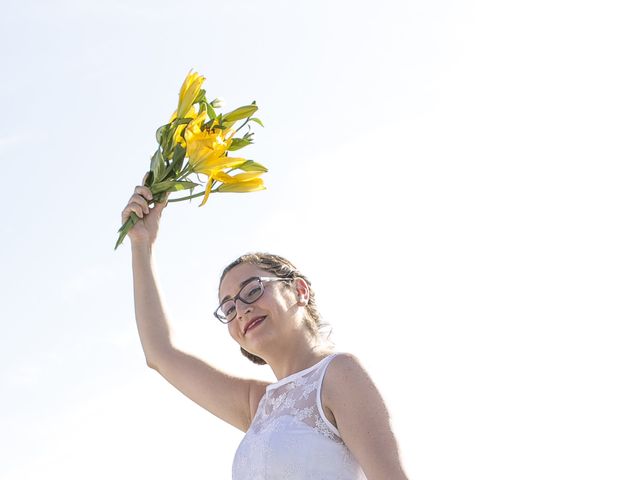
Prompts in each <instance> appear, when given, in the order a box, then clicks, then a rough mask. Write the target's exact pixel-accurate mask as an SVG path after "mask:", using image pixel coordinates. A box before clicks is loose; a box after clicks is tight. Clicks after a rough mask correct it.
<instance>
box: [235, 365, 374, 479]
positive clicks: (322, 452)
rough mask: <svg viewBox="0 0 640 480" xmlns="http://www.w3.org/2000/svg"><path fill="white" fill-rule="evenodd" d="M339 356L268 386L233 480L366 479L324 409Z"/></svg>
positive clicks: (239, 452)
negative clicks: (327, 381) (326, 382)
mask: <svg viewBox="0 0 640 480" xmlns="http://www.w3.org/2000/svg"><path fill="white" fill-rule="evenodd" d="M336 355H339V353H334V354H332V355H330V356H328V357H325V358H323V359H322V360H320V362H318V363H317V364H315V365H314V366H312V367H309V368H307V369H306V370H302V371H300V372H297V373H294V374H292V375H289V376H288V377H285V378H283V379H282V380H280V381H279V382H277V383H273V384H271V385H268V386H267V391H266V393H265V395H264V396H263V397H262V399H261V400H260V403H259V404H258V409H257V411H256V415H255V417H254V418H253V421H252V423H251V425H250V427H249V430H247V433H246V434H245V436H244V438H243V439H242V441H241V442H240V445H239V446H238V450H237V451H236V454H235V457H234V460H233V475H232V479H233V480H366V477H365V475H364V473H363V471H362V469H361V468H360V465H358V462H357V461H356V459H355V458H354V456H353V454H352V453H351V451H350V450H349V449H348V448H347V446H346V445H345V444H344V442H343V441H342V439H341V438H340V433H339V432H338V430H337V429H336V428H335V427H334V426H333V425H332V424H331V423H330V422H329V420H327V418H326V416H325V414H324V411H323V409H322V405H321V398H322V397H321V388H322V380H323V378H324V374H325V372H326V370H327V367H328V366H329V363H330V362H331V360H332V359H333V358H335V357H336Z"/></svg>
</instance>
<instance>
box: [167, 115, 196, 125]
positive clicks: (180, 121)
mask: <svg viewBox="0 0 640 480" xmlns="http://www.w3.org/2000/svg"><path fill="white" fill-rule="evenodd" d="M191 120H193V118H185V117H180V118H176V119H175V120H174V121H173V122H171V123H172V124H173V125H174V126H176V127H177V126H178V125H182V124H183V123H190V122H191Z"/></svg>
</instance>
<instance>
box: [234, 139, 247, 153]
mask: <svg viewBox="0 0 640 480" xmlns="http://www.w3.org/2000/svg"><path fill="white" fill-rule="evenodd" d="M251 143H252V141H251V140H250V139H246V138H234V139H233V140H231V145H230V146H229V151H231V152H233V151H235V150H240V149H241V148H244V147H246V146H247V145H251Z"/></svg>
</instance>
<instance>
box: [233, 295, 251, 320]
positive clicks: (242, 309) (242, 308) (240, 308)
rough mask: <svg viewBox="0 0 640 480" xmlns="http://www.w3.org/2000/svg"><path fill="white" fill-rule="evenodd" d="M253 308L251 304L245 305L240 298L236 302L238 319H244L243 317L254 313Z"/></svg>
mask: <svg viewBox="0 0 640 480" xmlns="http://www.w3.org/2000/svg"><path fill="white" fill-rule="evenodd" d="M252 310H253V308H252V307H251V305H250V304H248V303H244V302H243V301H242V300H240V299H239V298H238V299H237V300H236V312H238V317H242V316H243V315H245V314H247V313H249V312H250V311H252Z"/></svg>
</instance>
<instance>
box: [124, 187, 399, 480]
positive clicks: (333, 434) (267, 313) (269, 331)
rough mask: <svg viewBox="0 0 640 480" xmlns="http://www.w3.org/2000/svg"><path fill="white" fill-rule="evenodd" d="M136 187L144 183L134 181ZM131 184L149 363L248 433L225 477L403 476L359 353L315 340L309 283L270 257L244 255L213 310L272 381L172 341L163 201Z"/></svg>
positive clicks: (141, 324) (386, 479)
mask: <svg viewBox="0 0 640 480" xmlns="http://www.w3.org/2000/svg"><path fill="white" fill-rule="evenodd" d="M143 183H144V182H143ZM151 199H152V196H151V191H150V190H149V189H148V188H147V187H145V186H137V187H136V188H135V190H134V194H133V195H132V197H131V199H130V200H129V203H128V204H127V206H126V207H125V209H124V210H123V211H122V220H123V222H124V221H125V220H126V219H127V218H128V217H129V215H130V214H131V213H132V212H133V213H136V215H138V217H140V218H141V220H139V221H138V222H137V223H136V224H135V226H134V227H133V228H132V229H131V230H130V231H129V234H128V236H129V240H130V242H131V251H132V264H133V281H134V297H135V312H136V321H137V325H138V332H139V334H140V340H141V342H142V347H143V350H144V354H145V357H146V360H147V364H148V365H149V367H151V368H153V369H154V370H157V371H158V372H159V373H160V374H161V375H162V376H163V377H164V378H165V379H166V380H167V381H169V382H170V383H171V384H172V385H173V386H175V387H176V388H177V389H178V390H180V391H181V392H182V393H184V394H185V395H186V396H187V397H189V398H190V399H191V400H193V401H194V402H196V403H197V404H198V405H200V406H202V407H203V408H205V409H207V410H208V411H210V412H211V413H212V414H214V415H215V416H217V417H218V418H220V419H221V420H224V421H225V422H227V423H229V424H231V425H233V426H235V427H237V428H239V429H240V430H242V431H243V432H246V435H245V437H244V439H243V440H242V442H241V443H240V446H239V448H238V450H237V452H236V456H235V458H234V462H233V479H234V480H272V479H273V480H276V479H277V480H285V479H300V480H302V479H305V480H315V479H318V480H319V479H331V480H355V479H358V480H362V479H366V480H406V479H407V476H406V474H405V472H404V469H403V466H402V464H401V460H400V454H399V450H398V445H397V442H396V439H395V437H394V434H393V431H392V429H391V425H390V421H389V414H388V411H387V409H386V407H385V404H384V401H383V399H382V397H381V396H380V394H379V392H378V390H377V388H376V386H375V385H374V383H373V381H372V380H371V378H370V377H369V375H368V374H367V372H366V370H365V369H364V368H363V367H362V365H361V363H360V362H359V361H358V359H357V358H356V357H355V356H354V355H351V354H347V353H336V352H333V351H332V350H331V348H329V347H328V346H327V345H326V343H325V342H322V338H321V337H322V336H321V334H320V328H321V327H322V326H323V325H322V323H321V322H320V318H319V315H318V313H317V310H316V307H315V301H314V294H313V291H312V289H311V287H310V282H309V281H308V280H307V279H306V277H305V276H304V275H302V274H301V273H300V272H298V271H297V270H296V268H295V267H294V266H293V265H292V264H291V263H290V262H288V261H287V260H285V259H284V258H282V257H278V256H277V255H270V254H249V255H245V256H242V257H240V258H239V259H237V260H236V261H235V262H233V263H232V264H231V265H229V266H228V267H227V268H226V269H225V270H224V272H223V274H222V278H221V279H220V286H219V300H220V306H219V307H218V308H217V309H216V311H215V316H216V317H217V318H218V319H219V320H220V321H221V322H222V323H224V324H226V325H227V328H228V331H229V334H230V335H231V337H232V338H233V339H234V340H235V341H236V342H237V343H238V344H239V345H240V348H241V351H242V353H243V354H244V355H245V356H246V357H247V358H249V359H250V360H251V361H253V362H255V363H258V364H268V365H269V366H270V367H271V369H272V370H273V373H274V374H275V376H276V378H277V379H278V381H277V382H276V383H272V384H270V383H268V382H263V381H259V380H250V379H244V378H239V377H235V376H232V375H230V374H228V373H226V372H223V371H222V370H220V369H218V368H215V367H213V366H212V365H209V364H207V363H205V362H204V361H202V360H200V359H199V358H197V357H194V356H193V355H190V354H188V353H186V352H183V351H181V350H179V349H177V348H176V347H175V346H174V345H173V344H172V341H171V331H170V326H169V322H168V319H167V318H166V315H165V313H164V310H163V307H162V301H161V297H160V292H159V290H158V286H157V283H156V279H155V274H154V270H153V262H152V253H153V245H154V242H155V240H156V236H157V233H158V226H159V223H160V217H161V214H162V210H163V209H164V208H165V207H166V205H167V200H166V199H165V200H164V202H160V203H157V204H156V205H155V206H153V207H152V208H150V207H149V201H150V200H151Z"/></svg>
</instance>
